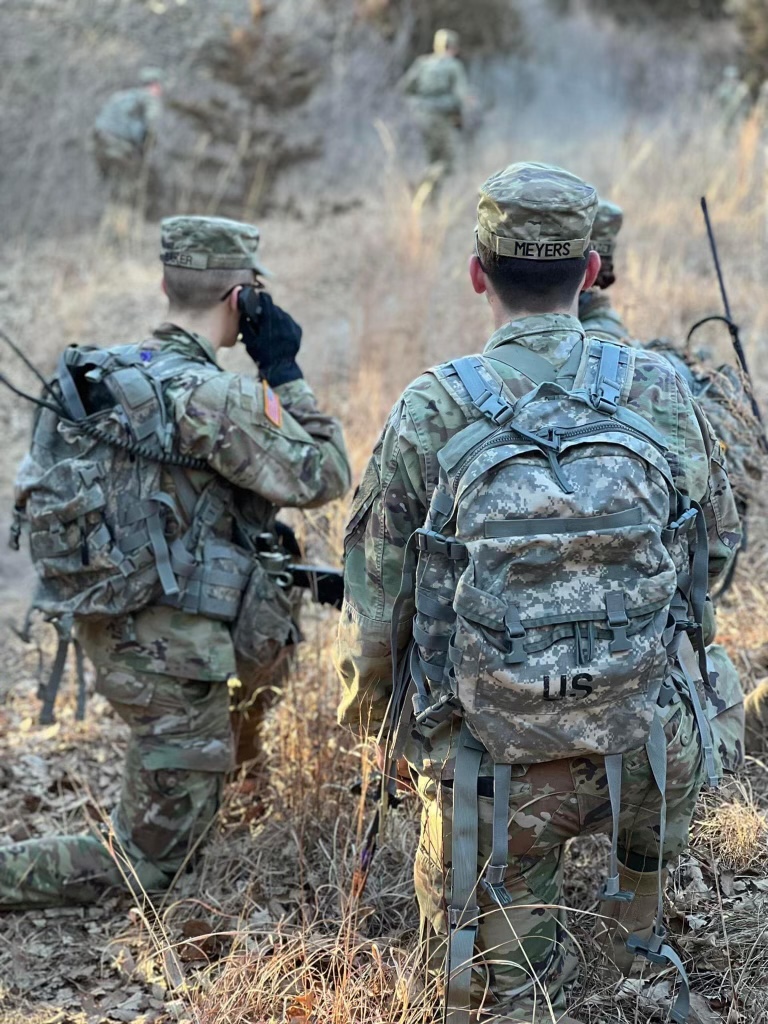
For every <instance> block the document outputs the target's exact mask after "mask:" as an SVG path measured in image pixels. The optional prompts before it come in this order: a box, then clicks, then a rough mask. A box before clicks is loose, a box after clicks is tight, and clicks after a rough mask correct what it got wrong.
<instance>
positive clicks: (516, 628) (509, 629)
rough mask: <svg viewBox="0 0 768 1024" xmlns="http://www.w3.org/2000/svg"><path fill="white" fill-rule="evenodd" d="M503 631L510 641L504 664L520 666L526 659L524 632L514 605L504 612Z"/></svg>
mask: <svg viewBox="0 0 768 1024" xmlns="http://www.w3.org/2000/svg"><path fill="white" fill-rule="evenodd" d="M504 631H505V632H506V634H507V638H508V639H509V641H510V645H509V650H508V651H507V652H506V654H505V655H504V663H505V664H506V665H522V664H523V663H524V662H525V661H526V660H527V658H528V655H527V653H526V650H525V630H524V629H523V624H522V622H521V621H520V613H519V612H518V610H517V608H515V606H514V605H509V607H508V608H507V610H506V612H504Z"/></svg>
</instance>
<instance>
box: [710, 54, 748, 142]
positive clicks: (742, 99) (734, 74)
mask: <svg viewBox="0 0 768 1024" xmlns="http://www.w3.org/2000/svg"><path fill="white" fill-rule="evenodd" d="M714 98H715V103H716V104H717V107H718V109H719V111H720V114H721V117H722V125H723V127H724V128H725V129H729V128H734V127H736V126H737V125H738V124H739V122H740V121H742V120H743V119H744V118H745V117H746V116H747V114H748V113H749V108H750V106H751V100H750V95H749V86H748V85H747V83H746V82H745V81H743V80H742V79H741V78H740V77H739V69H738V68H737V67H736V66H735V65H733V64H728V65H727V66H726V67H725V68H724V69H723V77H722V79H721V81H720V84H719V85H718V87H717V89H716V90H715V96H714Z"/></svg>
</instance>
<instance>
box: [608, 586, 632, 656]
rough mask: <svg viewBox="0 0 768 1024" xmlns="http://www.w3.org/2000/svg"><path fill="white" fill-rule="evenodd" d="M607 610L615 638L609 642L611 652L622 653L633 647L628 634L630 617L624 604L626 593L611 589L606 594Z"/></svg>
mask: <svg viewBox="0 0 768 1024" xmlns="http://www.w3.org/2000/svg"><path fill="white" fill-rule="evenodd" d="M605 611H606V613H607V615H608V625H609V626H610V628H611V632H612V633H613V640H611V642H610V643H609V644H608V650H609V651H610V652H611V654H621V653H622V652H623V651H629V650H631V648H632V645H631V643H630V642H629V637H628V636H627V627H628V626H629V618H628V617H627V609H626V606H625V604H624V593H623V591H620V590H611V591H609V592H608V593H607V594H606V595H605Z"/></svg>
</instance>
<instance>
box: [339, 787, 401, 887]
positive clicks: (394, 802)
mask: <svg viewBox="0 0 768 1024" xmlns="http://www.w3.org/2000/svg"><path fill="white" fill-rule="evenodd" d="M370 788H375V789H376V790H377V793H376V796H375V799H376V800H377V806H376V810H375V811H374V812H373V816H372V817H371V820H370V821H369V822H368V826H367V828H366V830H365V834H364V835H363V840H362V842H361V843H360V853H359V854H358V859H357V866H356V867H355V870H354V873H353V875H352V899H354V900H359V899H360V897H361V896H362V895H363V893H364V892H365V887H366V885H367V884H368V875H369V874H370V872H371V866H372V865H373V858H374V857H375V856H376V850H377V849H378V846H379V835H380V834H381V825H382V821H381V818H382V815H381V810H382V805H383V804H384V801H385V800H386V806H387V807H390V808H395V807H399V806H400V803H401V802H402V799H403V798H402V797H401V796H398V795H397V782H396V780H395V779H385V778H384V777H382V778H381V779H380V780H379V782H378V784H377V783H376V782H374V785H373V787H370ZM360 791H361V785H360V780H358V782H356V783H354V784H353V786H352V792H353V793H355V792H357V793H359V792H360ZM367 796H368V794H366V797H367Z"/></svg>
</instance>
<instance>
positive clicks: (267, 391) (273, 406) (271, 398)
mask: <svg viewBox="0 0 768 1024" xmlns="http://www.w3.org/2000/svg"><path fill="white" fill-rule="evenodd" d="M261 383H262V384H263V386H264V415H265V416H266V417H267V419H268V420H269V422H270V423H274V425H275V426H276V427H282V425H283V407H282V406H281V405H280V399H279V398H278V397H277V395H276V394H275V392H274V391H273V390H272V388H271V387H270V386H269V384H267V382H266V381H265V380H263V381H262V382H261Z"/></svg>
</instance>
